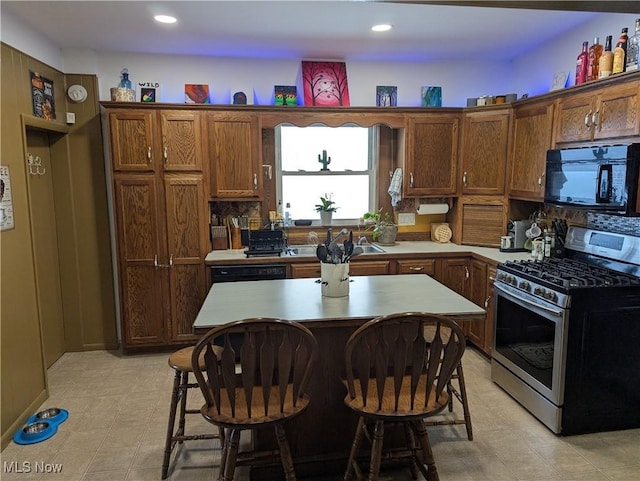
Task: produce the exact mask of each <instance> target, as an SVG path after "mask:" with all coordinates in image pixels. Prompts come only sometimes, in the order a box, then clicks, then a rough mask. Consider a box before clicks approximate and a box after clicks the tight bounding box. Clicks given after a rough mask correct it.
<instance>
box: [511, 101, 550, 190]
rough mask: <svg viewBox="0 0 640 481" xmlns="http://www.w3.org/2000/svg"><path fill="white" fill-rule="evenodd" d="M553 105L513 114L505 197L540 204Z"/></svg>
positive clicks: (527, 107) (520, 109) (546, 103)
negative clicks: (508, 180)
mask: <svg viewBox="0 0 640 481" xmlns="http://www.w3.org/2000/svg"><path fill="white" fill-rule="evenodd" d="M552 129H553V103H552V102H551V101H542V102H537V103H532V104H526V105H522V106H520V107H517V108H516V109H515V111H514V131H513V148H512V154H511V174H510V185H509V197H510V198H512V199H522V200H532V201H536V202H541V201H542V200H543V199H544V175H545V167H546V162H547V150H549V149H550V148H551V141H552Z"/></svg>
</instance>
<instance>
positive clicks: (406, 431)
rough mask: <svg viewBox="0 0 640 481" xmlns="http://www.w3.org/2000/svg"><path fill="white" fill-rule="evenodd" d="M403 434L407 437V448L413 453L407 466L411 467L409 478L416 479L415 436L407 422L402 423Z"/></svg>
mask: <svg viewBox="0 0 640 481" xmlns="http://www.w3.org/2000/svg"><path fill="white" fill-rule="evenodd" d="M404 435H405V437H406V438H407V445H408V446H409V449H410V450H411V453H412V454H413V457H412V458H411V466H410V467H409V469H411V479H418V461H416V459H417V456H416V451H417V448H416V438H415V436H414V435H413V431H412V430H411V426H409V424H408V423H404Z"/></svg>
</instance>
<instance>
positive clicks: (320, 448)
mask: <svg viewBox="0 0 640 481" xmlns="http://www.w3.org/2000/svg"><path fill="white" fill-rule="evenodd" d="M406 311H424V312H433V313H437V314H445V315H448V316H450V317H452V318H454V319H456V320H457V321H459V322H464V321H471V320H476V319H483V318H484V315H485V311H484V309H482V308H481V307H479V306H477V305H476V304H474V303H472V302H471V301H469V300H467V299H465V298H464V297H463V296H461V295H459V294H457V293H456V292H454V291H452V290H451V289H449V288H447V287H445V286H444V285H442V284H440V283H439V282H437V281H436V280H434V279H433V278H431V277H429V276H427V275H424V274H421V275H415V274H413V275H395V276H361V277H352V278H351V283H350V293H349V296H347V297H336V298H330V297H323V296H322V295H321V294H320V284H319V283H317V281H316V280H315V279H279V280H271V281H248V282H233V283H222V284H214V285H213V286H212V288H211V290H210V291H209V294H208V295H207V298H206V300H205V302H204V304H203V306H202V308H201V309H200V312H199V313H198V316H197V318H196V320H195V323H194V332H195V333H196V334H202V333H204V332H206V331H207V330H208V329H210V328H212V327H215V326H218V325H222V324H225V323H227V322H230V321H235V320H239V319H245V318H252V317H275V318H282V319H289V320H293V321H298V322H302V323H303V324H304V325H305V326H307V327H308V328H309V329H311V331H312V332H313V334H314V336H315V337H316V339H317V340H318V347H319V356H318V362H317V364H316V366H315V369H314V371H313V374H312V377H311V381H310V383H309V394H310V396H311V404H310V405H309V408H308V409H307V411H305V412H304V413H303V414H302V415H300V416H299V417H298V418H295V419H294V420H292V421H291V422H290V423H288V424H287V425H286V431H287V436H288V439H289V444H290V446H291V451H292V456H293V459H294V463H295V467H296V473H297V474H298V476H300V477H302V476H305V475H312V474H313V475H318V474H321V473H342V472H344V469H345V467H346V462H347V458H348V456H349V449H350V446H351V442H352V440H353V435H354V433H355V428H356V423H357V417H356V416H355V415H354V414H353V412H352V411H351V410H350V409H348V408H347V407H345V405H344V403H343V399H344V396H345V395H346V389H345V388H344V386H343V384H342V383H341V381H340V379H341V378H343V374H344V373H343V364H344V346H345V344H346V342H347V339H348V338H349V336H350V335H351V334H352V333H353V332H354V331H355V330H356V329H357V328H358V327H359V326H361V325H362V324H363V323H364V322H366V321H368V320H370V319H372V318H374V317H378V316H382V315H387V314H392V313H397V312H406ZM271 431H272V430H259V431H257V432H255V434H254V436H253V439H252V449H254V450H256V451H271V450H273V449H274V447H275V446H276V443H275V439H274V438H273V435H272V432H271ZM251 466H252V468H251V479H271V476H272V475H273V474H275V473H279V472H280V470H281V469H282V468H281V465H280V459H279V457H277V456H273V455H272V456H268V457H266V458H260V459H259V460H254V461H252V463H251Z"/></svg>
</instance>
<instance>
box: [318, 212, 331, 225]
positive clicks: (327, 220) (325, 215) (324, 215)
mask: <svg viewBox="0 0 640 481" xmlns="http://www.w3.org/2000/svg"><path fill="white" fill-rule="evenodd" d="M332 217H333V212H331V211H324V210H321V211H320V222H321V223H322V225H331V218H332Z"/></svg>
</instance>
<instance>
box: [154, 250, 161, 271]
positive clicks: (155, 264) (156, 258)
mask: <svg viewBox="0 0 640 481" xmlns="http://www.w3.org/2000/svg"><path fill="white" fill-rule="evenodd" d="M153 267H154V268H155V270H158V267H160V266H158V254H156V255H155V256H153Z"/></svg>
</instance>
